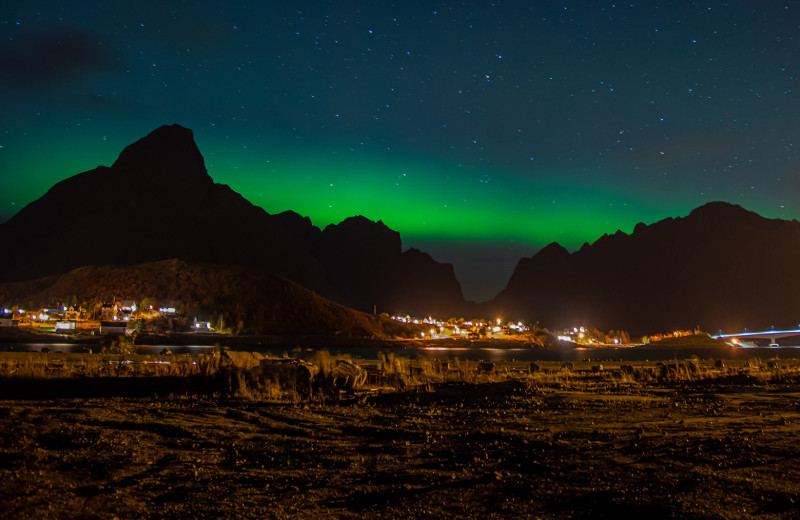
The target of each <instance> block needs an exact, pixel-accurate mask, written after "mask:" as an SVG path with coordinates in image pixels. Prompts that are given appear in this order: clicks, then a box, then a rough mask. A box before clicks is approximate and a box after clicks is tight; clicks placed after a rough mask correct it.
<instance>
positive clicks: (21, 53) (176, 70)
mask: <svg viewBox="0 0 800 520" xmlns="http://www.w3.org/2000/svg"><path fill="white" fill-rule="evenodd" d="M118 4H121V2H120V3H118V2H99V1H98V2H74V1H73V2H69V1H64V0H61V1H47V2H44V1H42V2H37V1H31V0H24V1H8V0H7V1H4V2H3V8H2V9H1V10H0V24H1V25H0V94H2V97H1V99H2V104H1V105H0V107H2V108H1V109H0V188H1V189H0V219H6V218H8V217H9V216H11V215H13V214H14V213H15V212H17V211H18V210H19V209H20V208H21V207H22V206H24V205H25V204H27V203H29V202H31V201H32V200H34V199H36V198H38V197H39V196H41V195H42V194H43V193H44V192H45V191H46V190H47V189H48V188H49V187H50V186H51V185H52V184H54V183H55V182H57V181H59V180H61V179H64V178H66V177H68V176H71V175H74V174H76V173H79V172H81V171H85V170H88V169H91V168H94V167H95V166H97V165H98V164H104V165H110V164H111V163H112V162H113V161H114V160H115V159H116V157H117V155H118V154H119V152H120V151H121V150H122V148H123V147H124V146H126V145H127V144H130V143H132V142H133V141H135V140H137V139H139V138H140V137H143V136H144V135H146V134H147V133H148V132H149V131H151V130H153V129H154V128H156V127H158V126H160V125H162V124H167V123H178V124H181V125H183V126H186V127H189V128H191V129H192V130H194V133H195V139H196V141H197V143H198V146H199V147H200V150H201V152H202V153H203V155H204V156H205V159H206V165H207V167H208V170H209V173H210V174H211V176H212V177H213V178H214V180H215V181H216V182H220V183H225V184H228V185H230V186H231V187H232V188H233V189H235V190H236V191H239V192H240V193H242V194H243V195H244V196H245V197H246V198H247V199H248V200H250V201H251V202H253V203H254V204H257V205H260V206H262V207H263V208H264V209H265V210H267V211H268V212H270V213H277V212H281V211H284V210H287V209H292V210H295V211H297V212H298V213H300V214H302V215H306V216H309V217H311V219H312V221H313V222H314V224H316V225H317V226H320V227H324V226H325V225H327V224H330V223H332V222H339V221H341V220H342V219H344V218H346V217H348V216H352V215H356V214H362V215H365V216H366V217H368V218H371V219H373V220H379V219H380V220H383V222H384V223H386V224H387V225H388V226H389V227H391V228H392V229H395V230H397V231H399V232H400V233H401V235H402V237H403V243H404V246H405V247H410V246H414V247H418V248H420V249H423V250H425V251H427V252H429V253H431V254H432V255H433V256H434V258H436V259H437V260H439V261H446V262H453V263H454V264H455V268H456V273H457V275H458V277H459V280H460V281H461V283H462V285H463V287H464V292H465V295H466V296H467V297H468V298H473V299H486V298H489V297H491V296H493V295H494V294H496V293H497V292H498V291H499V290H500V289H501V288H502V287H503V286H504V285H505V282H506V281H507V280H508V277H509V275H510V274H511V270H512V269H513V266H514V265H515V264H516V261H517V260H518V259H519V258H520V257H522V256H530V255H532V254H533V253H535V252H536V251H537V250H538V249H539V248H541V247H542V246H544V245H546V244H547V243H549V242H551V241H558V242H560V243H561V244H563V245H565V246H567V247H569V248H576V247H579V246H580V245H581V244H582V243H583V242H585V241H588V242H593V241H594V240H596V239H597V238H598V237H599V236H600V235H602V234H603V233H613V232H615V231H616V230H617V229H622V230H623V231H625V232H630V231H631V230H632V229H633V226H634V225H635V224H636V223H637V222H640V221H641V222H645V223H652V222H655V221H657V220H660V219H662V218H665V217H668V216H682V215H686V214H687V213H688V212H689V211H690V210H691V209H692V208H694V207H696V206H699V205H701V204H703V203H705V202H708V201H712V200H726V201H729V202H734V203H738V204H741V205H743V206H744V207H745V208H747V209H750V210H753V211H757V212H759V213H761V214H763V215H765V216H769V217H780V218H787V219H793V218H800V200H798V197H797V194H798V187H799V185H800V166H799V161H798V159H797V158H796V155H797V149H796V148H797V144H798V139H800V133H799V132H798V131H800V102H798V94H800V89H799V88H798V77H800V2H796V1H794V2H779V1H763V2H755V1H741V2H644V1H642V2H630V1H628V2H617V3H614V2H599V1H583V2H577V1H561V2H551V1H537V2H528V1H521V0H520V1H516V2H509V1H506V2H503V1H497V2H452V3H451V2H431V3H427V2H395V3H389V2H379V1H363V2H343V1H332V2H323V1H317V2H303V1H292V2H237V3H234V2H223V1H196V2H194V1H193V2H189V1H186V2H169V1H162V0H159V1H150V0H140V1H137V2H125V4H127V6H122V7H121V6H120V5H118Z"/></svg>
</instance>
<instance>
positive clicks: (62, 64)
mask: <svg viewBox="0 0 800 520" xmlns="http://www.w3.org/2000/svg"><path fill="white" fill-rule="evenodd" d="M112 64H113V60H112V58H111V55H110V53H109V52H108V51H106V49H105V47H104V46H103V42H102V40H101V38H100V37H99V35H97V34H95V33H93V32H90V31H81V30H77V29H71V28H67V29H65V28H63V27H58V28H54V29H52V30H47V31H39V32H37V33H33V34H28V35H22V36H19V37H17V38H15V39H14V40H10V41H8V42H6V43H5V44H4V45H3V48H0V78H2V79H1V80H0V81H2V82H3V83H6V84H9V85H11V86H12V87H16V88H32V87H33V88H35V87H46V86H53V85H54V84H59V83H64V82H67V81H70V80H72V79H74V78H80V77H82V76H84V75H86V74H88V73H93V72H97V71H104V70H109V69H110V68H111V66H112Z"/></svg>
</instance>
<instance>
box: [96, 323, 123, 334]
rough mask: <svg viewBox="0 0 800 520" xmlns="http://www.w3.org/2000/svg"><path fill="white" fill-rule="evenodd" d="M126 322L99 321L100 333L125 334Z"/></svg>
mask: <svg viewBox="0 0 800 520" xmlns="http://www.w3.org/2000/svg"><path fill="white" fill-rule="evenodd" d="M127 333H128V322H126V321H101V322H100V334H127Z"/></svg>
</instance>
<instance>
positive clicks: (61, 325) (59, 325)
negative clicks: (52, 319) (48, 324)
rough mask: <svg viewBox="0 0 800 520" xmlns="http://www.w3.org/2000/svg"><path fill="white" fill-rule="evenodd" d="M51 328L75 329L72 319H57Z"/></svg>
mask: <svg viewBox="0 0 800 520" xmlns="http://www.w3.org/2000/svg"><path fill="white" fill-rule="evenodd" d="M53 330H75V322H74V321H57V322H56V326H55V327H54V328H53Z"/></svg>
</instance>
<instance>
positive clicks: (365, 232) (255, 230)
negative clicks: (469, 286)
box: [0, 125, 465, 314]
mask: <svg viewBox="0 0 800 520" xmlns="http://www.w3.org/2000/svg"><path fill="white" fill-rule="evenodd" d="M350 220H351V219H348V220H347V221H345V222H342V223H341V224H339V225H337V226H333V227H330V226H329V227H328V228H326V230H325V231H320V230H319V229H318V228H316V227H315V226H313V225H312V223H311V221H310V220H309V219H308V218H306V217H302V216H300V215H298V214H297V213H294V212H284V213H281V214H278V215H270V214H269V213H267V212H266V211H264V210H263V209H261V208H259V207H257V206H254V205H253V204H251V203H250V202H248V201H247V200H246V199H245V198H244V197H242V196H241V195H240V194H238V193H236V192H235V191H233V190H232V189H231V188H230V187H228V186H226V185H222V184H215V183H214V181H213V180H212V179H211V177H210V176H209V174H208V172H207V170H206V168H205V162H204V160H203V156H202V154H201V153H200V151H199V150H198V148H197V145H196V144H195V142H194V137H193V134H192V131H191V130H189V129H186V128H183V127H181V126H179V125H170V126H162V127H160V128H158V129H156V130H154V131H153V132H151V133H150V134H148V135H147V136H145V137H144V138H142V139H140V140H139V141H137V142H135V143H134V144H132V145H130V146H128V147H126V148H125V149H124V150H123V151H122V153H121V154H120V156H119V158H118V159H117V160H116V161H115V162H114V164H113V165H112V166H111V167H105V166H98V167H97V168H95V169H93V170H90V171H87V172H84V173H80V174H78V175H75V176H73V177H70V178H68V179H65V180H63V181H61V182H59V183H58V184H56V185H55V186H53V187H52V188H51V189H50V190H49V191H48V192H47V193H45V194H44V195H43V196H42V197H41V198H40V199H38V200H36V201H34V202H32V203H30V204H28V205H27V206H26V207H25V208H23V209H22V210H21V211H20V212H19V213H17V214H16V215H14V216H13V217H11V218H10V219H9V220H8V221H7V222H5V223H3V224H0V241H2V243H4V244H13V247H8V248H6V251H5V252H4V255H2V256H1V257H0V281H20V280H30V279H34V278H39V277H42V276H48V275H56V274H63V273H66V272H68V271H70V270H72V269H75V268H78V267H81V266H87V265H135V264H141V263H145V262H154V261H159V260H165V259H171V258H179V259H181V260H185V261H194V262H210V263H214V264H218V265H238V266H246V267H251V268H255V269H259V270H261V271H263V272H267V273H274V274H276V275H279V276H283V277H285V278H288V279H290V280H293V281H295V282H297V283H299V284H301V285H303V286H304V287H307V288H309V289H313V290H315V291H318V292H319V293H320V294H323V295H325V296H327V297H330V298H331V299H334V300H336V301H342V302H344V303H347V304H350V305H354V306H356V307H358V308H359V309H360V310H364V311H372V310H373V308H374V306H377V308H378V311H379V312H384V311H393V312H408V313H413V314H427V313H432V312H437V311H438V310H441V309H443V308H444V305H445V304H444V303H443V302H446V305H451V304H452V305H455V306H458V305H463V304H465V302H464V298H463V295H462V293H461V287H460V285H459V284H458V282H457V281H456V279H455V275H454V274H453V272H452V267H449V268H448V266H442V264H439V263H437V262H435V261H434V260H433V259H432V258H430V257H426V258H425V259H423V260H420V261H417V262H416V264H415V268H416V269H415V270H413V271H410V270H408V269H407V266H406V263H407V261H406V260H405V257H407V256H409V255H410V256H412V257H415V256H416V253H409V252H408V251H407V252H403V251H402V250H401V247H400V246H401V243H400V238H399V235H398V234H397V233H396V232H393V231H391V230H389V229H388V228H386V226H384V225H383V224H382V223H380V222H378V223H374V222H371V221H369V220H367V219H365V218H363V217H360V218H356V219H354V220H353V221H352V222H351V221H350ZM375 262H380V265H376V264H375ZM448 273H449V274H448ZM439 276H449V278H448V279H447V280H445V281H443V282H439V283H438V285H436V286H430V285H429V284H430V280H431V279H433V278H436V277H439ZM398 283H399V284H400V287H399V288H397V289H396V290H395V291H394V292H392V291H391V290H389V292H386V291H384V289H385V288H387V287H388V288H392V287H395V285H397V284H398ZM409 289H411V290H413V291H414V294H415V295H416V296H421V298H419V299H417V300H414V301H409V300H408V298H407V294H408V290H409ZM445 289H446V290H447V291H448V292H447V293H446V294H442V293H441V292H440V291H442V290H445ZM378 296H380V298H379V297H378ZM453 312H457V311H456V310H455V309H453Z"/></svg>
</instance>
